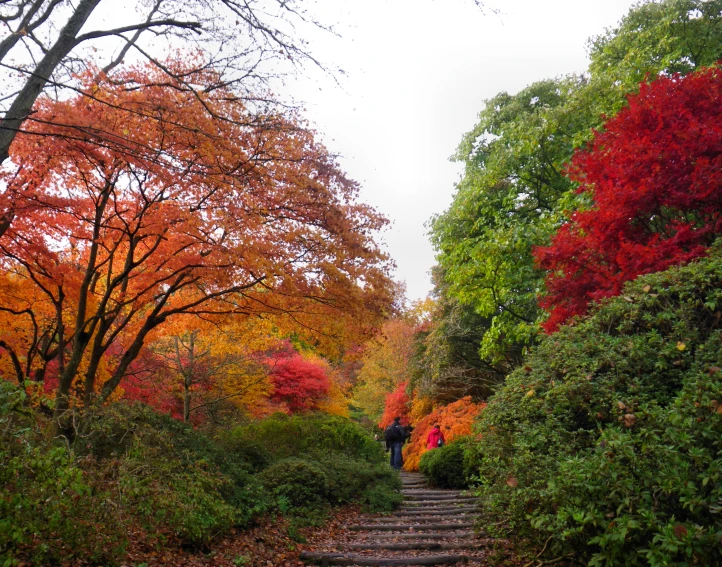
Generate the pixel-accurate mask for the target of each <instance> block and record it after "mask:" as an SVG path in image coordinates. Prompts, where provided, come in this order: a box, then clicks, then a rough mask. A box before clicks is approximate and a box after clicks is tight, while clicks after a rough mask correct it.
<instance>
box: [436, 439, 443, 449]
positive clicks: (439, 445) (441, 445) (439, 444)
mask: <svg viewBox="0 0 722 567" xmlns="http://www.w3.org/2000/svg"><path fill="white" fill-rule="evenodd" d="M436 446H437V447H443V446H444V440H443V439H442V438H441V437H439V440H438V441H437V442H436Z"/></svg>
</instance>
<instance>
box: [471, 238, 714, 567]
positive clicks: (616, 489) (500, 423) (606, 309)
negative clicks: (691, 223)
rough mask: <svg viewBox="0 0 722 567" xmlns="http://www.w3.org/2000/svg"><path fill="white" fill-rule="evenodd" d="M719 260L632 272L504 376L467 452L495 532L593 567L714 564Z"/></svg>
mask: <svg viewBox="0 0 722 567" xmlns="http://www.w3.org/2000/svg"><path fill="white" fill-rule="evenodd" d="M721 256H722V255H721V254H720V250H719V248H715V249H714V250H713V251H712V252H711V254H710V257H709V258H707V259H703V260H700V261H698V262H695V263H693V264H690V265H688V266H685V267H680V268H674V269H671V270H668V271H666V272H662V273H659V274H651V275H648V276H643V277H640V278H639V279H638V280H636V281H635V282H632V283H630V284H629V285H628V286H627V287H626V288H625V291H624V293H623V294H622V296H621V297H617V298H613V299H610V300H607V301H605V302H604V303H603V304H602V305H601V306H598V307H596V308H595V309H594V310H593V311H592V313H591V314H590V315H589V316H588V317H586V318H584V319H582V320H580V321H577V322H576V324H575V325H574V326H571V327H565V328H563V329H561V330H560V331H559V332H558V333H555V334H554V335H552V336H550V337H548V338H546V339H545V340H544V341H543V342H542V344H541V345H540V346H539V347H538V348H537V349H536V351H535V352H534V353H533V354H531V355H530V356H529V357H528V358H527V360H526V365H525V366H524V367H522V368H520V369H519V370H517V371H515V372H514V373H512V374H511V375H510V376H509V377H508V378H507V380H506V383H505V385H504V386H503V387H502V388H501V389H500V390H499V391H498V392H497V393H496V394H495V395H494V396H493V397H492V398H491V399H490V400H489V405H488V407H487V408H486V410H485V411H484V412H483V413H482V414H481V417H480V421H479V424H478V431H479V432H480V433H481V434H482V438H481V440H480V441H479V442H477V443H474V444H473V446H471V447H470V448H469V451H468V453H469V455H468V458H469V459H470V462H471V463H472V465H473V468H472V470H473V471H474V474H475V476H476V478H477V480H478V482H479V483H480V484H481V488H480V495H481V496H482V497H483V498H484V500H485V506H484V510H485V511H486V513H487V514H488V518H487V520H488V523H489V524H490V525H501V526H504V527H505V528H509V529H514V530H515V531H516V533H517V534H519V535H523V536H526V537H532V538H536V539H537V540H538V541H539V542H540V543H541V542H544V541H546V540H547V539H549V544H548V546H547V553H548V554H550V555H549V556H552V555H551V554H562V553H573V554H574V555H575V556H576V557H578V558H586V560H587V561H589V564H590V565H595V566H597V565H608V566H612V565H614V566H629V567H632V566H642V565H651V566H654V567H657V566H662V565H672V564H674V565H700V566H701V565H705V566H706V565H720V564H722V556H721V555H720V547H719V535H720V534H721V533H722V516H721V515H720V512H722V508H721V507H720V504H719V502H720V500H719V498H720V494H719V493H718V490H717V488H716V486H717V484H718V478H719V471H720V470H722V456H721V455H720V454H719V447H720V445H719V439H721V438H722V437H721V436H720V433H722V429H721V428H722V424H721V423H720V422H721V421H722V414H720V413H717V410H716V408H717V407H719V402H720V401H722V384H720V377H719V371H718V369H719V368H720V367H722V341H721V340H720V332H721V331H720V328H721V327H722V324H721V319H722V317H721V316H720V313H721V312H722V311H720V308H722V258H721ZM721 411H722V410H721ZM715 542H716V543H715Z"/></svg>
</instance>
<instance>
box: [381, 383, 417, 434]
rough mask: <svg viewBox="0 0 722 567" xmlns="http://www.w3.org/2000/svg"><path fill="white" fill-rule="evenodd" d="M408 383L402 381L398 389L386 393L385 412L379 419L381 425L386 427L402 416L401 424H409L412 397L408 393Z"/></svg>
mask: <svg viewBox="0 0 722 567" xmlns="http://www.w3.org/2000/svg"><path fill="white" fill-rule="evenodd" d="M407 386H408V384H407V383H406V382H402V383H401V384H399V385H398V386H397V387H396V389H395V390H394V391H393V392H391V393H389V394H386V401H385V402H384V414H383V415H382V416H381V420H380V421H379V427H380V428H381V429H385V428H386V427H388V426H389V425H391V424H392V423H393V422H394V419H396V418H397V417H400V418H401V425H409V423H410V419H409V409H410V402H411V399H410V398H409V395H408V394H407V393H406V387H407Z"/></svg>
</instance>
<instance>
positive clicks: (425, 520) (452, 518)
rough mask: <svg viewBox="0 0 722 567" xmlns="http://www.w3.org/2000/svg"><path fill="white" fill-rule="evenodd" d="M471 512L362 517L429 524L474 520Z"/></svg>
mask: <svg viewBox="0 0 722 567" xmlns="http://www.w3.org/2000/svg"><path fill="white" fill-rule="evenodd" d="M475 517H476V516H473V515H471V514H457V515H456V516H402V517H393V518H361V519H362V520H364V521H369V522H374V523H376V524H379V525H383V524H393V523H396V524H399V523H401V522H409V525H410V526H414V525H416V524H428V523H430V522H448V523H453V522H473V521H474V518H475Z"/></svg>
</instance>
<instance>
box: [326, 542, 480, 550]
mask: <svg viewBox="0 0 722 567" xmlns="http://www.w3.org/2000/svg"><path fill="white" fill-rule="evenodd" d="M489 545H491V544H490V543H489V542H482V541H479V542H471V541H460V542H456V543H447V542H444V541H412V542H401V543H399V542H381V543H342V544H338V545H332V546H330V547H334V548H337V549H339V550H346V549H348V550H352V551H356V550H373V549H383V550H386V551H410V550H418V551H432V550H434V549H472V548H476V547H488V546H489Z"/></svg>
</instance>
